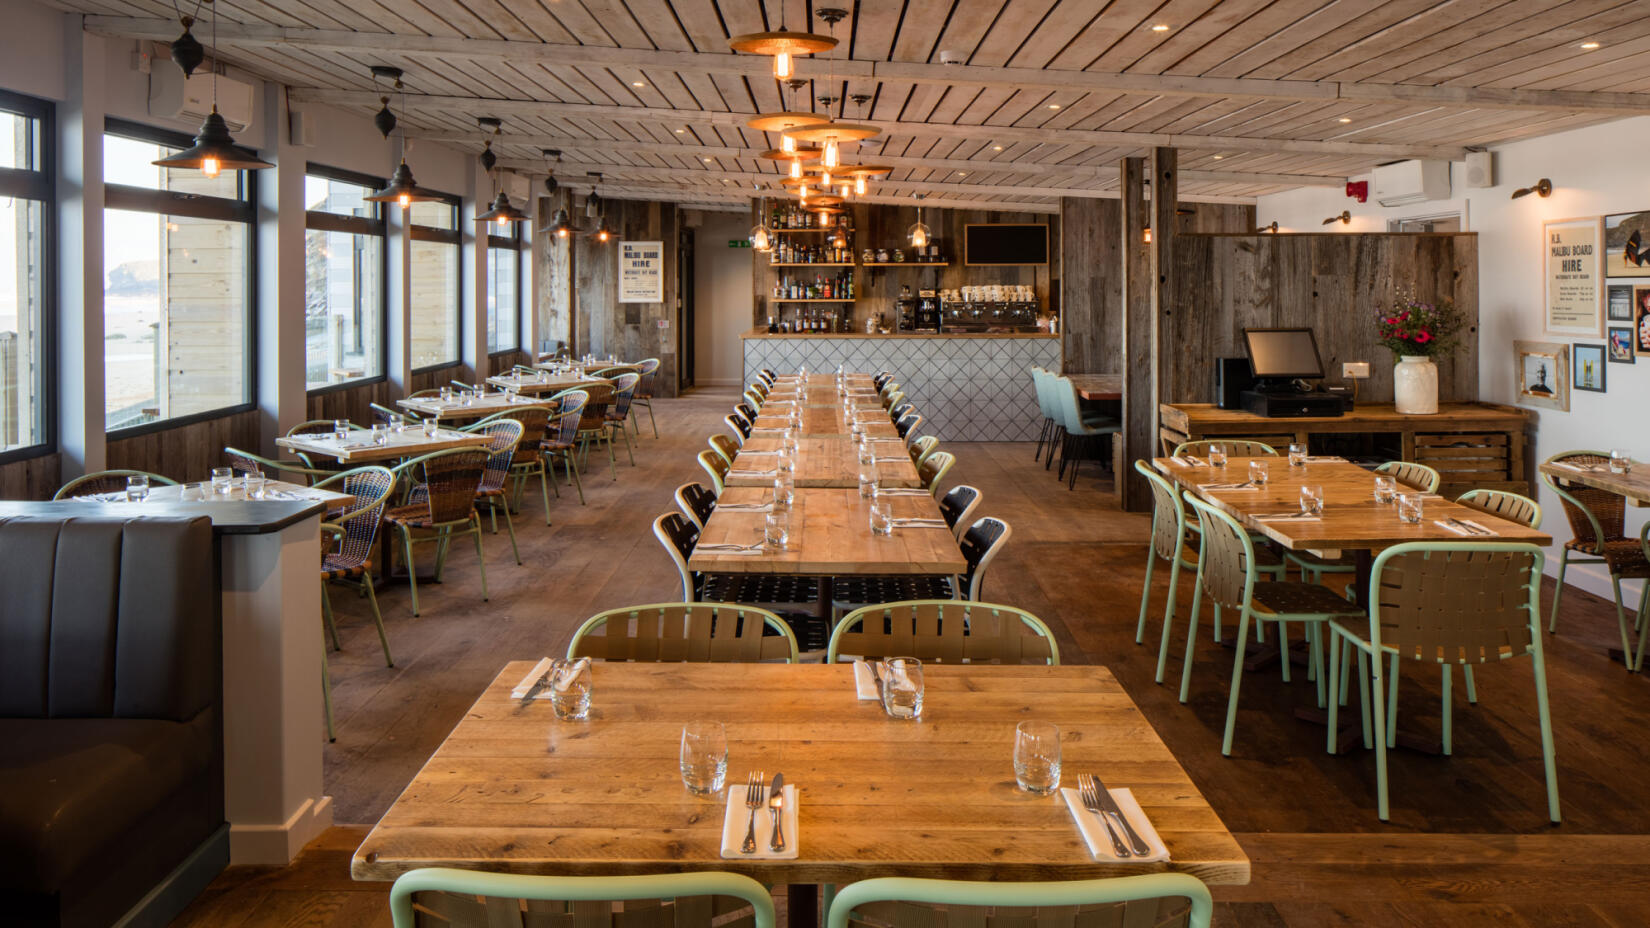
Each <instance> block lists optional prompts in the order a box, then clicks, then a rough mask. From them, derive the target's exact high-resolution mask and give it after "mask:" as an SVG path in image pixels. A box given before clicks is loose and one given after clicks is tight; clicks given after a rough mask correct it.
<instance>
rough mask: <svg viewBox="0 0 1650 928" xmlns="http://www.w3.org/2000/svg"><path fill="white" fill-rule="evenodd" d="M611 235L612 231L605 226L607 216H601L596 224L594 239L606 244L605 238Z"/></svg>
mask: <svg viewBox="0 0 1650 928" xmlns="http://www.w3.org/2000/svg"><path fill="white" fill-rule="evenodd" d="M612 237H613V233H612V232H611V231H609V230H608V228H607V217H606V216H603V217H602V221H601V222H600V223H599V224H597V226H596V241H598V242H602V243H603V244H606V242H607V240H608V239H610V238H612Z"/></svg>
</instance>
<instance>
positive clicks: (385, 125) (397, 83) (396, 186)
mask: <svg viewBox="0 0 1650 928" xmlns="http://www.w3.org/2000/svg"><path fill="white" fill-rule="evenodd" d="M401 74H402V72H401V69H400V68H393V67H389V66H388V65H374V66H373V68H372V83H373V86H374V87H376V86H377V85H378V80H379V78H383V79H385V80H388V81H390V82H391V83H390V86H391V88H392V89H393V90H398V91H400V92H401V115H403V116H405V115H406V114H407V88H406V85H405V84H403V83H402V82H401ZM379 100H381V101H382V102H383V104H384V107H383V109H381V110H379V111H378V114H377V115H375V116H374V117H373V120H372V122H373V125H375V126H377V127H378V131H379V132H381V133H383V136H384V138H386V139H387V138H389V137H390V133H391V132H393V131H395V126H396V118H395V114H394V113H392V112H390V98H389V95H388V94H385V95H383V96H381V97H379ZM362 199H364V200H366V201H367V202H369V203H399V204H400V205H401V208H402V209H407V208H408V207H410V206H412V205H413V204H414V203H430V202H435V201H438V200H440V199H441V196H440V195H439V194H436V193H433V192H431V191H429V190H425V189H424V188H423V187H420V186H418V181H417V180H415V179H414V178H413V172H412V168H410V167H407V140H406V138H405V136H403V137H402V139H401V163H400V164H398V165H396V166H395V173H394V174H392V175H390V182H389V183H388V184H385V185H384V187H383V189H381V190H375V191H373V192H372V193H371V194H369V195H368V196H365V197H362Z"/></svg>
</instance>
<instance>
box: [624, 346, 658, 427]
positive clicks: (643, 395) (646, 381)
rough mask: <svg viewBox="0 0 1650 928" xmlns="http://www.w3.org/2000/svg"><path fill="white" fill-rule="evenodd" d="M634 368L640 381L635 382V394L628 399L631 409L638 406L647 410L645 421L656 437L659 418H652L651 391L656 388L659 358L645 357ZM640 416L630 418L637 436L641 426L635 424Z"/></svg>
mask: <svg viewBox="0 0 1650 928" xmlns="http://www.w3.org/2000/svg"><path fill="white" fill-rule="evenodd" d="M636 370H637V373H639V374H641V375H642V379H641V382H640V383H638V384H636V395H635V397H634V398H633V399H632V400H631V401H630V402H631V409H632V410H634V409H635V408H636V407H637V406H640V407H641V408H643V409H645V410H647V421H648V424H649V425H651V426H653V437H654V438H658V437H659V420H657V419H655V418H653V391H654V390H655V389H657V386H656V385H657V384H658V382H659V359H658V358H647V359H645V360H643V361H642V363H641V364H640V365H639V366H638V367H637V368H636ZM640 418H641V417H640V416H639V415H634V416H632V417H631V420H630V422H631V425H632V427H634V428H635V430H636V435H637V436H638V437H640V436H641V434H642V428H641V426H639V425H636V421H637V420H638V419H640Z"/></svg>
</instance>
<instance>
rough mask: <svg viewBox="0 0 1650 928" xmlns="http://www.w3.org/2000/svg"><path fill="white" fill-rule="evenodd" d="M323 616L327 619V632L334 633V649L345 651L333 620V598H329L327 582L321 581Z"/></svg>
mask: <svg viewBox="0 0 1650 928" xmlns="http://www.w3.org/2000/svg"><path fill="white" fill-rule="evenodd" d="M321 615H323V616H325V617H326V620H327V631H329V632H331V633H332V649H333V650H334V651H342V650H344V646H343V645H341V644H339V643H338V624H337V623H336V622H334V621H333V620H332V598H331V597H329V596H327V581H326V580H322V581H321Z"/></svg>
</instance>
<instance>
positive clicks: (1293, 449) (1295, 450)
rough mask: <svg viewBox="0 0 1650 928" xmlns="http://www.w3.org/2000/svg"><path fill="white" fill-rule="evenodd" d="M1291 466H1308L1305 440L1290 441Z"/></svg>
mask: <svg viewBox="0 0 1650 928" xmlns="http://www.w3.org/2000/svg"><path fill="white" fill-rule="evenodd" d="M1289 466H1290V467H1305V466H1306V443H1305V442H1298V441H1297V442H1292V443H1290V445H1289Z"/></svg>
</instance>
